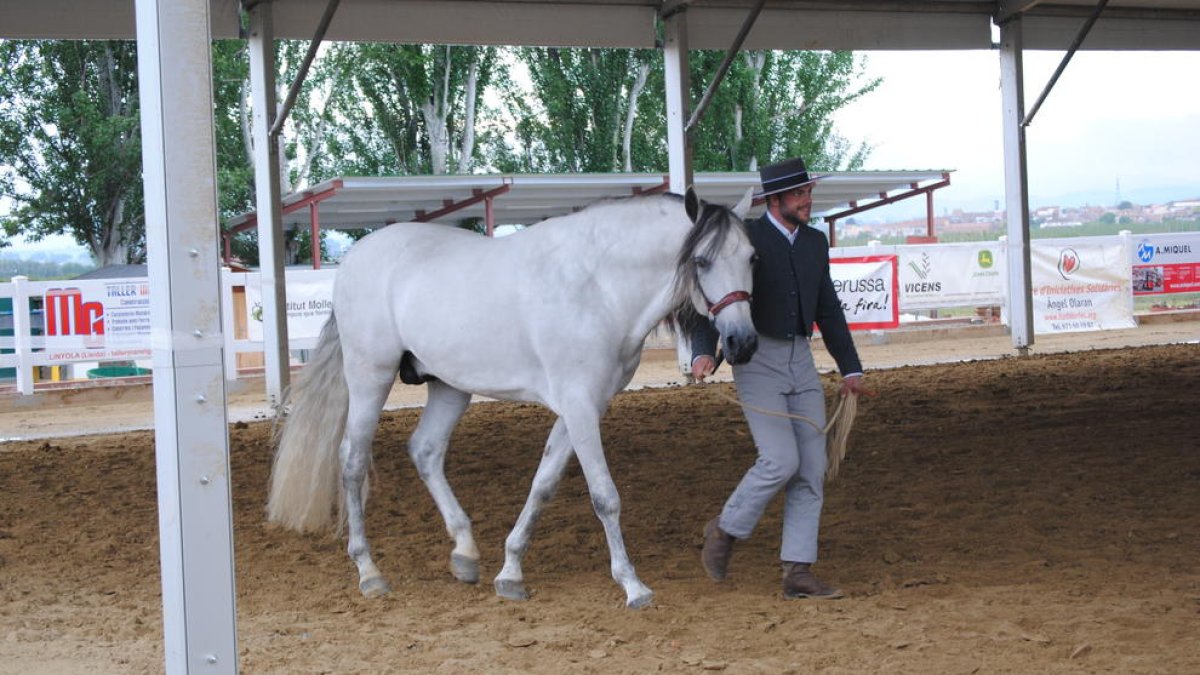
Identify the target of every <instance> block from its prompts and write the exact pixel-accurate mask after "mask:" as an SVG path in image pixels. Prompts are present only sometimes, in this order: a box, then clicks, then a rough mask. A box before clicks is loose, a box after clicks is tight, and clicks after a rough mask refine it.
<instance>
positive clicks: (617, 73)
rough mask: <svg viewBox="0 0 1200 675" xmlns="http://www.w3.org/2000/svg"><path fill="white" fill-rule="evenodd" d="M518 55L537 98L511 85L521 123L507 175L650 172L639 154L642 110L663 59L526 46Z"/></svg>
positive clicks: (628, 53)
mask: <svg viewBox="0 0 1200 675" xmlns="http://www.w3.org/2000/svg"><path fill="white" fill-rule="evenodd" d="M513 56H514V58H515V60H516V61H517V62H518V63H520V64H521V65H522V66H523V67H524V68H525V69H526V70H527V71H528V73H529V85H530V87H531V93H532V96H530V95H529V93H528V92H526V91H525V89H524V87H522V86H520V85H517V86H512V82H511V81H510V82H509V84H510V87H509V88H508V89H507V90H506V91H505V92H504V96H505V99H506V101H507V102H508V104H509V105H510V107H511V108H512V109H513V118H514V119H515V120H516V128H515V134H514V138H515V141H516V149H515V152H513V153H512V154H511V155H509V157H508V159H509V162H508V163H509V164H510V165H512V166H511V168H509V167H505V169H502V170H518V171H569V172H610V171H621V170H625V171H630V170H642V169H645V168H648V167H646V166H644V165H643V164H642V163H641V162H639V161H638V158H637V156H636V155H635V154H634V148H635V146H636V145H637V144H636V142H635V136H636V134H637V132H638V131H639V130H640V129H639V125H638V122H639V117H638V106H639V103H640V102H641V101H642V99H643V93H645V92H646V89H647V84H648V83H649V81H650V73H651V71H652V70H653V66H654V65H655V64H661V62H662V57H661V55H658V54H656V53H654V52H648V51H644V50H629V49H559V48H524V49H518V50H516V51H515V52H514V53H513ZM660 91H661V85H660ZM639 149H640V148H639ZM501 164H503V162H501Z"/></svg>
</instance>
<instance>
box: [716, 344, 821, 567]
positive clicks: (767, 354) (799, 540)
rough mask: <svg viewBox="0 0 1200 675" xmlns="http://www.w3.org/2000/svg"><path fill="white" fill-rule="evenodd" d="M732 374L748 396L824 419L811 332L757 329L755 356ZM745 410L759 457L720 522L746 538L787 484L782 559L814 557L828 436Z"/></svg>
mask: <svg viewBox="0 0 1200 675" xmlns="http://www.w3.org/2000/svg"><path fill="white" fill-rule="evenodd" d="M733 379H734V383H735V384H736V386H737V391H738V397H739V398H741V400H742V402H743V403H746V404H749V405H752V406H755V407H757V408H763V409H765V410H774V411H778V412H785V413H789V414H793V415H802V416H804V417H807V418H809V419H811V420H813V421H814V422H816V423H817V424H820V425H821V426H822V427H823V426H825V394H824V392H823V391H822V389H821V381H820V378H819V376H818V375H817V369H816V366H815V365H813V358H812V351H811V350H810V349H809V343H808V340H807V339H806V338H803V337H800V338H796V339H795V340H777V339H773V338H768V337H765V336H762V335H760V336H759V338H758V351H756V352H755V354H754V358H753V359H751V360H750V362H749V363H746V364H743V365H740V366H734V367H733ZM743 410H744V411H745V414H746V421H747V423H748V424H749V426H750V434H751V435H752V436H753V437H754V444H755V445H756V446H757V448H758V459H757V461H755V462H754V465H753V466H751V467H750V470H749V471H747V472H746V475H745V476H743V477H742V480H741V482H740V483H739V484H738V486H737V488H736V489H735V490H734V491H733V494H732V495H730V497H729V500H728V501H727V502H725V508H724V509H723V510H722V511H721V518H720V521H719V524H720V526H721V529H722V530H724V531H725V532H726V533H727V534H730V535H733V536H734V537H737V538H738V539H745V538H746V537H749V536H750V534H751V532H753V530H754V526H755V525H756V524H757V523H758V520H759V518H761V517H762V514H763V511H764V510H765V509H766V508H767V504H768V503H769V502H770V501H771V499H773V498H774V497H775V495H776V494H777V493H778V492H779V491H780V490H783V493H784V505H783V544H782V546H781V547H780V559H781V560H785V561H791V562H807V563H813V562H816V561H817V530H818V529H819V527H820V522H821V505H822V503H823V501H824V498H825V490H824V485H825V465H826V459H825V435H824V434H822V433H821V432H820V431H818V430H817V429H815V428H813V426H812V425H810V424H808V423H806V422H804V421H801V420H793V419H789V418H786V417H778V416H774V415H764V414H762V413H759V412H755V411H753V410H750V409H747V408H743Z"/></svg>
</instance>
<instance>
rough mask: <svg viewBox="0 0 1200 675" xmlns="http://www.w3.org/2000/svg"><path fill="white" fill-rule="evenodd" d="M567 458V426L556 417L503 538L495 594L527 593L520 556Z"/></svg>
mask: <svg viewBox="0 0 1200 675" xmlns="http://www.w3.org/2000/svg"><path fill="white" fill-rule="evenodd" d="M570 458H571V439H570V437H568V436H567V426H566V424H564V423H563V421H562V419H561V418H560V419H559V420H558V421H556V422H555V423H554V428H553V429H551V430H550V437H549V438H548V439H547V440H546V449H545V451H544V452H543V453H542V461H541V463H539V464H538V468H537V473H536V474H535V475H534V477H533V485H532V486H531V487H530V489H529V497H528V498H527V499H526V500H525V508H523V509H521V515H520V517H519V518H517V524H516V525H514V526H513V529H512V532H510V533H509V535H508V538H507V539H506V540H505V541H504V568H503V569H501V570H500V574H497V575H496V578H495V580H494V581H493V584H494V585H495V587H496V595H499V596H500V597H502V598H508V599H510V600H525V599H528V598H529V594H528V593H526V592H525V579H524V574H523V572H522V571H521V559H522V558H524V557H525V551H526V550H528V549H529V538H530V537H531V536H532V535H533V526H534V524H536V523H537V518H538V515H539V514H541V512H542V507H543V506H545V505H546V502H548V501H550V498H551V497H553V496H554V491H555V489H557V488H558V483H559V481H560V480H562V475H563V469H565V468H566V466H567V461H568V460H569V459H570Z"/></svg>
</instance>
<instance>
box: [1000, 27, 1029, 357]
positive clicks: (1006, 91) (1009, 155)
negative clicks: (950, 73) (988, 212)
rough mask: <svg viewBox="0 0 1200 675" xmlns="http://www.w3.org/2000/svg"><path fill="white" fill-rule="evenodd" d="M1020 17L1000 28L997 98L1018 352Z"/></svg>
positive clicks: (1021, 345)
mask: <svg viewBox="0 0 1200 675" xmlns="http://www.w3.org/2000/svg"><path fill="white" fill-rule="evenodd" d="M1022 50H1023V47H1022V45H1021V19H1020V17H1018V18H1015V19H1012V20H1011V21H1009V22H1007V23H1005V24H1004V25H1002V26H1001V27H1000V98H1001V105H1002V106H1003V115H1002V122H1001V124H1002V126H1003V127H1004V205H1005V208H1006V209H1007V211H1008V213H1007V219H1008V251H1007V252H1008V321H1009V327H1010V330H1011V332H1012V344H1013V347H1014V348H1015V349H1016V350H1017V351H1018V352H1020V353H1021V354H1024V353H1026V352H1027V351H1028V350H1029V347H1030V346H1031V345H1032V344H1033V297H1032V295H1031V294H1030V279H1031V277H1032V275H1031V273H1030V260H1029V176H1028V171H1027V164H1026V158H1025V127H1023V126H1022V125H1021V121H1022V120H1024V119H1025V76H1024V66H1023V63H1022Z"/></svg>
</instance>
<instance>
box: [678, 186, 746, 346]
mask: <svg viewBox="0 0 1200 675" xmlns="http://www.w3.org/2000/svg"><path fill="white" fill-rule="evenodd" d="M751 193H752V190H751V191H747V192H746V196H745V197H744V198H743V199H742V201H741V202H740V203H739V204H738V205H737V206H736V207H734V208H733V209H730V208H728V207H724V206H717V205H715V204H708V203H706V202H704V201H702V200H701V199H700V198H698V197H697V196H696V193H695V192H694V191H693V190H692V189H691V188H688V191H687V194H686V195H685V196H684V206H685V208H686V211H687V215H688V218H689V219H691V221H692V230H691V232H690V233H689V234H688V236H687V239H685V240H684V242H683V248H682V249H681V250H680V252H679V261H678V273H679V283H680V285H679V292H680V295H681V297H680V301H681V304H685V303H686V304H690V306H691V308H693V309H694V310H695V312H696V313H698V315H699V316H704V315H708V316H710V317H711V318H712V319H713V321H714V323H715V324H716V327H717V330H718V331H720V333H721V336H722V340H723V348H724V351H725V358H726V359H727V360H728V361H729V362H730V363H733V364H738V363H746V362H747V361H749V360H750V357H751V356H753V355H754V350H755V349H757V348H758V333H757V332H755V330H754V323H753V321H751V319H750V289H751V287H752V285H753V283H754V267H753V266H754V260H755V258H756V257H757V256H756V255H755V253H754V245H753V244H752V243H751V242H750V236H749V234H747V232H746V226H745V223H743V222H742V218H743V217H744V216H745V215H746V211H748V210H749V208H750V198H751ZM683 309H685V310H686V309H687V308H683ZM683 313H684V314H686V313H687V312H686V311H685V312H683ZM697 318H698V317H697ZM682 323H683V324H685V325H686V324H687V323H689V322H687V321H686V320H684V321H683V322H682Z"/></svg>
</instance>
